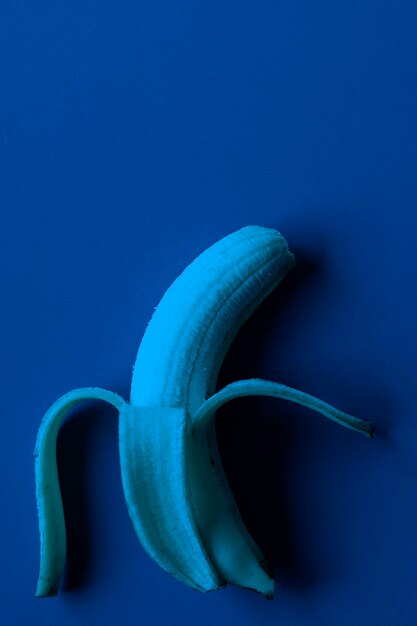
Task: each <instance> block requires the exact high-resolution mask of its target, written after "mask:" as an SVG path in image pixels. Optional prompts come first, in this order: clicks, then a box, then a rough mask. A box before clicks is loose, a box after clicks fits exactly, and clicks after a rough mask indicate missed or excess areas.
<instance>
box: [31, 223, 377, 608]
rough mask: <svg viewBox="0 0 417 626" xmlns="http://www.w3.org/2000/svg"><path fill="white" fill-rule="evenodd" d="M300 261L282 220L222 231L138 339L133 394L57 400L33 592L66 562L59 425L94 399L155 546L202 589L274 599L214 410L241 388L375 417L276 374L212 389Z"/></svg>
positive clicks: (42, 479)
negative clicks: (223, 454) (109, 408)
mask: <svg viewBox="0 0 417 626" xmlns="http://www.w3.org/2000/svg"><path fill="white" fill-rule="evenodd" d="M293 265H294V256H293V255H292V253H291V252H290V251H289V249H288V245H287V242H286V241H285V239H284V238H283V237H282V235H280V233H279V232H278V231H276V230H273V229H268V228H263V227H259V226H248V227H246V228H243V229H241V230H239V231H237V232H235V233H232V234H231V235H229V236H228V237H225V238H224V239H221V240H220V241H218V242H217V243H216V244H214V245H213V246H211V247H210V248H209V249H207V250H206V251H205V252H203V253H202V254H201V255H200V256H199V257H197V259H196V260H195V261H194V262H193V263H191V264H190V265H189V266H188V267H187V268H186V269H185V270H184V272H183V273H182V274H181V275H180V276H179V277H178V278H177V279H176V280H175V281H174V283H173V284H172V285H171V287H170V288H169V289H168V291H167V292H166V293H165V295H164V296H163V298H162V300H161V302H160V304H159V305H158V307H157V308H156V310H155V312H154V314H153V316H152V319H151V321H150V322H149V324H148V326H147V329H146V332H145V334H144V337H143V339H142V342H141V344H140V347H139V351H138V355H137V359H136V363H135V366H134V371H133V379H132V387H131V394H130V402H129V403H126V402H124V401H123V400H122V399H121V398H120V397H119V396H117V394H112V393H111V392H108V391H106V390H100V389H97V388H87V389H80V390H75V391H73V392H70V393H69V394H66V395H65V396H63V397H62V398H60V399H59V400H58V401H57V402H56V403H55V404H54V405H52V407H51V408H50V409H49V411H48V412H47V414H46V415H45V417H44V419H43V421H42V424H41V427H40V429H39V432H38V439H37V445H36V449H35V455H36V461H35V471H36V485H37V502H38V513H39V524H40V534H41V567H40V576H39V581H38V589H37V595H39V596H43V595H55V593H56V592H57V589H58V585H59V580H60V577H61V575H62V571H63V567H64V563H65V524H64V519H63V514H62V503H61V497H60V492H59V483H58V477H57V472H56V458H55V445H56V435H57V432H58V429H59V425H60V423H61V422H62V419H63V418H64V416H65V414H66V413H67V412H68V410H69V409H70V408H71V407H72V406H74V405H75V404H76V403H77V402H80V401H83V400H85V399H88V398H95V399H103V400H105V401H108V402H111V403H112V404H113V405H114V406H115V407H116V408H117V409H118V410H119V448H120V464H121V474H122V483H123V490H124V494H125V498H126V502H127V507H128V511H129V515H130V517H131V520H132V522H133V525H134V528H135V531H136V533H137V536H138V538H139V540H140V542H141V543H142V545H143V547H144V548H145V550H146V551H147V552H148V554H149V555H150V556H151V557H152V558H153V559H154V560H155V561H156V562H157V563H158V564H159V565H160V566H161V567H162V568H164V569H165V570H166V571H168V572H169V573H171V574H172V575H173V576H175V577H176V578H177V579H179V580H180V581H182V582H183V583H185V584H187V585H189V586H190V587H192V588H194V589H198V590H199V591H202V592H206V591H212V590H215V589H219V588H221V587H223V586H225V585H226V584H233V585H238V586H240V587H244V588H248V589H253V590H255V591H258V592H259V593H261V594H263V595H264V596H265V597H267V598H271V597H272V595H273V590H274V580H273V576H272V574H271V572H270V571H269V569H268V567H267V565H266V559H265V557H264V556H263V555H262V553H261V551H260V550H259V548H258V546H257V545H256V543H255V542H254V540H253V539H252V537H251V536H250V534H249V532H248V531H247V529H246V527H245V525H244V523H243V521H242V519H241V516H240V514H239V511H238V507H237V504H236V502H235V500H234V497H233V495H232V492H231V490H230V487H229V485H228V482H227V478H226V476H225V473H224V470H223V466H222V463H221V458H220V454H219V450H218V447H217V440H216V432H215V420H214V418H215V413H216V410H217V409H218V408H219V406H221V405H222V404H223V403H225V402H228V401H230V400H232V399H233V398H236V397H241V396H245V395H270V396H274V397H279V398H284V399H287V400H290V401H293V402H297V403H299V404H303V405H304V406H307V407H309V408H311V409H313V410H315V411H318V412H320V413H322V414H324V415H326V416H327V417H329V418H330V419H333V420H335V421H337V422H338V423H340V424H342V425H344V426H346V427H348V428H352V429H354V430H356V431H358V432H362V433H363V434H365V435H369V436H370V435H371V433H372V426H371V425H370V424H369V423H368V422H365V421H363V420H359V419H357V418H354V417H352V416H349V415H347V414H345V413H342V412H340V411H338V410H337V409H334V408H333V407H331V406H330V405H328V404H326V403H324V402H322V401H320V400H317V399H316V398H314V397H312V396H309V395H308V394H304V393H302V392H299V391H297V390H294V389H290V388H288V387H286V386H285V385H280V384H279V383H274V382H270V381H262V380H258V379H251V380H246V381H237V382H236V383H232V384H231V385H228V386H227V387H225V388H224V389H222V390H220V391H219V392H217V393H216V385H217V378H218V373H219V370H220V367H221V365H222V362H223V359H224V356H225V354H226V352H227V350H228V348H229V346H230V344H231V342H232V341H233V339H234V337H235V336H236V334H237V332H238V331H239V329H240V327H241V326H242V324H243V323H244V321H245V320H246V319H247V318H248V317H249V316H250V314H251V313H252V312H253V311H254V310H255V309H256V308H257V307H258V305H259V304H260V303H261V302H262V301H263V300H264V298H265V297H266V296H267V295H268V294H269V293H270V292H271V291H272V290H273V289H274V288H275V287H276V286H277V285H278V284H279V282H280V281H281V280H282V279H283V278H284V276H285V275H286V274H287V272H288V271H289V270H290V269H291V267H292V266H293ZM46 487H47V488H46Z"/></svg>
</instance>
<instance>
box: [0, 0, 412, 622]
mask: <svg viewBox="0 0 417 626" xmlns="http://www.w3.org/2000/svg"><path fill="white" fill-rule="evenodd" d="M1 14H2V15H1V20H0V30H1V33H0V67H1V70H0V89H1V98H0V120H1V129H0V131H1V132H0V146H1V148H0V149H1V167H0V178H1V212H0V221H1V224H0V233H1V234H0V236H1V254H2V262H1V269H0V272H1V285H2V295H3V297H2V304H1V315H2V324H1V329H2V339H1V342H2V361H3V362H2V375H1V379H2V419H1V423H0V429H1V432H0V441H1V454H0V464H1V465H0V476H1V481H2V485H1V490H2V491H1V493H2V499H3V510H2V516H1V539H2V541H1V543H2V548H1V552H2V557H1V563H0V576H1V580H0V594H1V605H0V607H1V608H0V611H1V616H2V619H3V623H5V624H7V625H9V624H11V625H15V624H35V625H42V626H48V625H52V624H58V623H59V624H62V625H66V624H77V625H79V626H81V625H83V624H85V625H87V624H89V625H90V624H100V625H106V624H115V623H123V624H126V625H130V624H137V623H140V624H146V625H147V626H151V625H153V624H155V625H156V624H157V625H158V626H160V625H164V624H167V625H168V624H175V625H177V624H178V625H181V626H188V625H191V624H196V623H198V624H200V625H204V624H213V623H215V624H219V625H223V624H224V625H226V624H227V625H230V624H239V625H240V626H249V625H250V626H254V625H259V624H262V625H265V626H266V625H270V624H280V625H286V626H307V625H308V626H319V625H320V626H322V625H323V624H331V625H334V624H338V625H339V626H352V625H355V626H369V625H370V624H378V625H379V626H388V625H392V624H398V625H400V626H408V625H413V624H415V623H416V610H417V593H416V590H417V543H416V530H417V502H416V486H417V401H416V393H415V388H416V375H417V358H416V347H417V346H416V308H417V297H416V287H415V283H416V281H415V276H416V262H417V246H416V239H417V213H416V210H417V80H416V78H417V76H416V61H417V8H416V5H415V3H413V2H406V1H398V0H396V1H395V2H394V0H391V1H385V2H372V1H371V0H366V1H364V0H362V1H361V2H358V1H352V0H349V1H348V0H342V1H340V2H330V1H328V2H320V3H317V2H314V3H312V2H306V1H301V2H290V1H289V0H284V1H282V2H269V1H266V2H255V1H249V0H245V1H243V0H240V1H239V2H228V3H224V2H206V1H203V0H200V1H199V2H183V1H180V0H177V1H175V2H172V1H160V0H152V2H151V1H142V0H120V1H119V2H110V1H109V0H104V1H103V0H100V2H99V1H98V0H91V1H89V2H81V1H80V0H71V2H69V1H67V0H64V1H63V2H52V1H51V0H49V1H36V2H29V1H20V0H15V1H14V2H12V3H3V6H2V11H1ZM247 224H260V225H263V226H269V227H273V228H277V229H278V230H280V231H281V232H282V233H283V234H284V236H285V237H286V238H287V240H288V242H289V244H290V247H291V249H292V250H293V251H294V253H295V254H296V257H297V261H298V265H297V268H296V269H294V270H293V272H292V274H291V275H290V276H288V279H287V280H286V282H285V284H283V285H282V286H281V287H280V288H279V289H278V290H277V291H276V293H274V294H273V295H271V297H270V298H269V299H268V301H267V302H265V303H264V304H263V305H262V306H261V307H260V308H259V309H258V311H257V312H256V313H255V314H254V315H253V317H252V318H251V319H250V320H249V321H248V322H247V324H246V325H245V326H244V328H243V329H242V331H241V332H240V334H239V335H238V337H237V338H236V340H235V342H234V344H233V346H232V349H231V350H230V352H229V354H228V356H227V358H226V361H225V363H224V367H223V369H222V372H221V376H220V379H219V385H221V386H222V385H224V384H226V383H227V382H230V381H232V380H236V379H238V378H242V377H254V376H256V377H264V378H269V379H272V380H278V381H281V382H284V383H286V384H289V385H292V386H295V387H297V388H300V389H302V390H304V391H307V392H309V393H312V394H314V395H317V396H318V397H320V398H322V399H323V400H326V401H328V402H331V403H333V404H334V405H335V406H337V407H338V408H340V409H342V410H345V411H347V412H349V413H352V414H354V415H357V416H359V417H363V418H366V419H371V420H373V422H374V423H375V425H376V429H377V432H376V437H375V439H374V440H368V439H366V438H364V437H361V436H359V435H357V434H355V433H353V432H351V431H347V430H345V429H343V428H340V427H338V426H337V425H335V424H333V423H331V422H328V421H327V420H325V419H323V418H322V417H320V416H318V415H316V414H313V413H310V412H308V411H307V410H303V409H301V408H298V407H296V406H293V405H291V406H290V405H289V404H287V403H285V402H282V401H278V400H273V399H269V398H265V399H247V400H245V401H236V402H235V403H232V404H230V405H229V406H228V407H227V408H226V407H224V408H223V409H222V410H221V412H219V414H218V438H219V442H220V446H221V451H222V454H223V458H224V464H225V467H226V470H227V473H228V476H229V479H230V482H231V485H232V487H233V489H234V492H235V494H236V498H237V500H238V503H239V506H240V508H241V511H242V514H243V516H244V519H245V521H246V523H247V525H248V527H249V528H250V530H251V532H252V534H253V536H254V537H255V538H256V540H257V541H258V543H259V544H260V545H261V547H262V548H263V549H264V551H265V553H266V554H267V556H268V558H269V559H270V561H271V563H272V565H273V568H274V570H275V573H276V576H277V585H276V598H275V600H274V601H273V602H266V601H265V600H263V599H262V598H261V597H259V596H257V595H256V594H253V593H250V592H245V591H242V590H239V589H233V588H227V589H226V590H222V591H219V592H216V593H212V594H208V595H201V594H198V593H197V592H193V591H192V590H190V589H188V588H186V587H184V586H182V585H181V584H180V583H179V582H177V581H176V580H175V579H173V578H171V577H170V576H169V575H168V574H166V573H165V572H163V571H162V570H160V569H159V568H158V567H157V566H156V565H155V564H154V563H153V562H152V561H151V560H150V559H149V557H148V556H147V555H146V554H145V553H144V551H143V550H142V548H141V546H140V545H139V543H138V541H137V539H136V536H135V534H134V531H133V527H132V525H131V522H130V520H129V517H128V514H127V510H126V506H125V503H124V499H123V494H122V487H121V480H120V470H119V457H118V445H117V415H116V412H115V411H114V410H112V409H110V408H106V406H104V405H102V404H94V403H92V404H89V405H85V407H83V408H81V409H80V410H78V411H76V412H75V413H73V414H72V416H71V417H70V418H69V419H68V421H67V422H66V424H65V426H64V427H63V428H62V431H61V434H60V438H59V445H58V455H59V469H60V476H61V481H62V488H63V493H64V503H65V508H66V514H67V520H68V533H69V559H68V568H67V572H66V576H65V580H64V581H63V587H62V590H61V593H60V595H59V596H58V597H57V598H55V599H50V600H41V599H35V597H34V592H35V587H36V579H37V574H38V564H39V540H38V526H37V523H38V521H37V512H36V503H35V488H34V473H33V456H32V455H33V448H34V443H35V438H36V433H37V429H38V426H39V423H40V420H41V417H42V415H43V413H44V412H45V411H46V409H47V408H48V407H49V405H50V404H51V403H52V402H53V401H54V400H55V399H56V398H57V397H59V396H60V395H61V394H63V393H65V392H66V391H69V390H71V389H73V388H75V387H79V386H85V385H87V386H89V385H92V386H102V387H106V388H109V389H112V390H114V391H117V392H119V393H121V394H122V395H124V396H125V397H127V396H128V393H129V385H130V377H131V370H132V365H133V363H134V360H135V356H136V352H137V348H138V345H139V342H140V339H141V337H142V334H143V332H144V329H145V327H146V324H147V321H148V320H149V318H150V316H151V314H152V312H153V309H154V307H155V306H156V305H157V303H158V302H159V300H160V298H161V297H162V295H163V293H164V291H165V290H166V289H167V288H168V286H169V285H170V284H171V282H172V281H173V280H174V279H175V277H176V276H177V275H178V274H179V273H180V272H181V271H182V270H183V268H184V267H185V265H186V264H188V263H189V262H191V261H192V260H193V259H194V258H195V256H197V254H199V253H200V252H202V251H203V250H204V249H205V248H206V247H208V246H209V245H211V244H212V243H214V242H215V241H217V240H218V239H220V238H221V237H223V236H225V235H227V234H229V233H230V232H232V231H234V230H236V229H238V228H240V227H242V226H245V225H247Z"/></svg>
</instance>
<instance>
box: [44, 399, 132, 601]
mask: <svg viewBox="0 0 417 626" xmlns="http://www.w3.org/2000/svg"><path fill="white" fill-rule="evenodd" d="M86 400H104V401H105V402H109V403H110V404H112V405H113V406H114V407H116V409H118V410H119V411H120V409H121V407H122V406H123V405H124V404H125V401H124V400H123V398H122V397H121V396H119V395H118V394H117V393H113V392H112V391H107V390H106V389H99V388H97V387H85V388H82V389H74V390H73V391H70V392H69V393H66V394H65V395H63V396H61V397H60V398H58V400H56V402H54V404H53V405H52V406H51V407H50V408H49V409H48V411H47V412H46V413H45V415H44V417H43V420H42V422H41V425H40V428H39V431H38V436H37V439H36V446H35V451H34V455H35V481H36V501H37V507H38V516H39V533H40V541H41V553H40V569H39V579H38V585H37V589H36V596H38V597H45V596H55V595H56V594H57V592H58V586H59V582H60V580H61V577H62V574H63V571H64V567H65V558H66V549H67V545H66V533H65V519H64V510H63V506H62V497H61V491H60V488H59V479H58V468H57V462H56V440H57V435H58V431H59V428H60V426H61V424H62V421H63V419H64V418H65V417H66V415H67V414H68V413H69V411H70V410H71V409H72V408H73V407H74V406H76V405H78V404H80V403H81V402H85V401H86Z"/></svg>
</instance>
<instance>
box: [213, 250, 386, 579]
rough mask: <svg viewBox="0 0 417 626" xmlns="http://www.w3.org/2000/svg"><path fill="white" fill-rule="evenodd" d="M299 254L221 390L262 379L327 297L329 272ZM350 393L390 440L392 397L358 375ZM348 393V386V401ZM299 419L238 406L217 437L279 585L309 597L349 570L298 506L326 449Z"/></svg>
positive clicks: (230, 407) (244, 403)
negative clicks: (321, 294) (320, 450)
mask: <svg viewBox="0 0 417 626" xmlns="http://www.w3.org/2000/svg"><path fill="white" fill-rule="evenodd" d="M295 254H296V258H297V265H296V266H295V268H294V269H293V270H292V271H291V272H290V273H289V275H288V276H287V277H286V278H285V280H284V281H283V282H282V284H281V285H279V287H278V288H277V289H276V290H274V292H273V293H272V294H271V295H269V296H268V297H267V298H266V300H265V301H264V302H263V303H262V304H261V305H260V307H259V308H258V309H257V310H256V312H255V313H254V314H253V315H252V316H251V318H249V319H248V321H247V322H246V323H245V324H244V326H243V327H242V329H241V330H240V332H239V334H238V336H237V337H236V339H235V340H234V342H233V344H232V346H231V347H230V350H229V352H228V354H227V356H226V358H225V361H224V363H223V366H222V369H221V371H220V375H219V380H218V389H220V388H222V387H224V386H225V385H227V384H228V383H230V382H232V381H234V380H239V379H241V378H254V377H260V378H262V376H260V375H259V371H260V367H261V366H262V362H264V361H265V356H264V354H265V351H266V350H267V344H268V340H270V337H271V333H272V334H273V336H274V345H277V341H276V340H277V337H278V338H279V341H281V338H282V341H283V342H284V343H285V341H287V339H288V336H287V334H288V333H290V334H291V333H292V332H297V328H299V327H300V325H302V324H305V303H306V302H308V301H309V292H310V291H311V292H316V290H317V289H318V290H319V291H320V283H321V286H323V284H325V282H326V280H327V278H326V280H324V276H323V275H325V274H326V268H325V267H324V265H323V261H322V259H321V258H319V257H317V256H310V257H307V256H306V255H303V254H302V253H301V252H297V251H295ZM315 297H316V298H317V293H316V295H315ZM294 305H295V306H294ZM283 319H284V323H283V324H281V322H282V320H283ZM276 328H278V329H279V328H283V329H285V330H284V331H282V332H285V336H284V335H281V331H279V332H278V333H277V332H276ZM277 360H279V361H280V362H282V360H281V359H280V358H278V359H277ZM358 376H359V375H358ZM277 382H284V381H282V380H278V381H277ZM333 382H335V383H336V384H335V385H334V384H333ZM338 384H339V385H340V386H341V384H342V381H340V380H339V381H331V380H330V381H329V386H330V385H331V386H332V387H331V388H332V389H333V390H334V389H336V390H337V389H338ZM348 391H349V395H351V396H352V398H355V399H356V401H355V405H354V406H353V407H352V408H353V409H354V410H355V409H356V408H357V409H358V415H360V416H362V417H363V416H366V418H367V419H370V420H373V421H374V423H375V422H377V424H378V430H377V431H376V432H375V436H376V437H377V436H378V437H379V436H382V437H383V438H385V437H386V430H387V423H386V416H387V415H389V414H392V411H391V406H390V405H391V404H392V403H390V400H389V398H388V397H387V391H386V390H383V391H381V389H380V388H379V387H378V384H377V382H376V381H372V383H371V385H370V384H369V381H364V380H361V379H359V377H358V378H357V379H355V373H352V376H351V375H350V376H349V390H348ZM345 394H346V384H345V386H344V389H341V397H343V396H344V395H345ZM359 405H360V406H359ZM303 410H304V411H305V409H301V411H303ZM298 413H299V410H298V407H296V406H295V405H292V404H290V403H287V402H280V404H279V405H278V406H277V400H274V399H270V398H242V399H237V400H234V401H233V402H230V403H229V404H226V405H224V406H223V407H221V408H220V409H219V411H218V412H217V416H216V431H217V440H218V445H219V449H220V454H221V458H222V461H223V465H224V469H225V472H226V475H227V477H228V480H229V483H230V486H231V489H232V492H233V494H234V496H235V499H236V502H237V504H238V507H239V510H240V513H241V515H242V518H243V520H244V522H245V525H246V527H247V528H248V530H249V532H250V533H251V535H252V537H253V538H254V540H255V542H256V543H257V544H258V546H259V547H260V548H261V550H262V552H263V553H264V555H265V557H266V559H267V561H268V563H269V565H270V567H271V569H272V570H273V571H274V572H275V576H276V579H277V583H278V584H280V586H282V585H283V586H285V587H290V588H293V589H295V590H297V589H298V590H300V591H302V590H304V591H305V590H307V589H309V588H311V587H313V586H314V585H316V584H317V583H319V582H320V581H322V580H326V579H329V578H334V576H335V575H336V576H337V575H338V573H341V572H340V569H341V568H343V564H341V563H340V559H339V561H338V560H337V558H333V557H332V555H329V554H324V555H323V554H322V544H321V538H320V540H319V544H318V545H317V542H315V541H313V539H312V532H311V528H310V520H309V519H308V517H307V516H304V515H305V514H304V512H303V514H302V515H300V511H302V510H303V509H302V507H300V504H299V502H297V501H296V500H297V499H299V498H300V493H302V492H303V491H305V489H306V488H307V489H308V487H306V485H305V484H303V479H302V472H300V471H299V467H300V464H302V463H303V459H302V458H300V456H299V454H300V449H301V450H302V449H303V447H304V449H305V448H306V446H307V445H311V446H314V444H315V441H314V439H316V443H317V444H318V443H319V442H318V439H319V436H320V435H318V434H317V435H315V434H314V422H313V421H312V427H311V429H309V436H310V435H312V441H311V442H310V441H309V442H307V443H306V441H305V440H306V435H305V434H304V433H302V432H301V431H300V419H299V415H297V414H298ZM352 413H353V414H355V413H354V411H352ZM317 421H318V422H319V421H320V418H319V416H318V417H317ZM331 445H332V443H331V435H330V439H329V446H331ZM309 501H311V498H310V500H309ZM316 518H317V515H316ZM323 543H326V539H325V538H323Z"/></svg>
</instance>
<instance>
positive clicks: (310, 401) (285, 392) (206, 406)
mask: <svg viewBox="0 0 417 626" xmlns="http://www.w3.org/2000/svg"><path fill="white" fill-rule="evenodd" d="M243 396H273V397H275V398H282V399H283V400H289V401H290V402H295V403H297V404H301V405H302V406H305V407H307V408H309V409H312V410H313V411H317V412H318V413H321V414H322V415H324V416H325V417H328V418H329V419H331V420H333V421H334V422H337V423H338V424H340V425H341V426H345V427H346V428H350V429H351V430H355V431H356V432H358V433H361V434H362V435H365V436H366V437H372V436H373V426H372V424H371V422H368V421H365V420H362V419H359V418H357V417H353V415H348V414H347V413H343V412H342V411H339V410H338V409H335V408H334V407H333V406H331V405H330V404H327V402H323V401H322V400H319V399H318V398H315V397H314V396H310V395H309V394H308V393H304V392H303V391H298V390H297V389H293V388H292V387H287V386H286V385H282V384H281V383H275V382H272V381H269V380H261V379H260V378H251V379H248V380H238V381H236V382H233V383H231V384H230V385H227V386H226V387H224V388H223V389H221V390H220V391H218V392H217V393H216V394H214V395H213V396H211V397H210V398H208V400H206V401H205V402H204V403H203V404H202V405H201V406H200V408H199V409H198V410H197V411H196V413H195V414H194V416H193V422H194V423H198V422H200V421H201V420H204V419H205V418H207V415H209V414H210V415H211V414H212V413H213V412H215V411H217V409H219V408H220V407H221V406H222V405H223V404H225V403H226V402H229V400H233V399H235V398H241V397H243Z"/></svg>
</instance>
